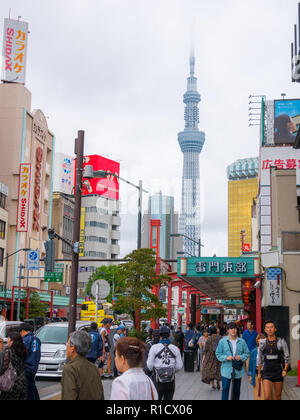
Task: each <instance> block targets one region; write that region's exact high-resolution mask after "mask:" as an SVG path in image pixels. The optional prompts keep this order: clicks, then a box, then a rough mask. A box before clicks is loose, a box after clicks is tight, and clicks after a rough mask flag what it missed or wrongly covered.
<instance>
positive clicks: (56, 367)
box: [36, 321, 91, 378]
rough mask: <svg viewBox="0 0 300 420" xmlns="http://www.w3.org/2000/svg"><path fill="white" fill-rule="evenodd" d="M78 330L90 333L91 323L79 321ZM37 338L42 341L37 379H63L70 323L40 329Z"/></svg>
mask: <svg viewBox="0 0 300 420" xmlns="http://www.w3.org/2000/svg"><path fill="white" fill-rule="evenodd" d="M76 330H83V331H87V332H89V331H90V330H91V322H86V321H77V322H76ZM36 336H37V337H38V338H39V339H40V341H41V345H42V347H41V360H40V364H39V368H38V371H37V374H36V376H37V377H52V378H61V377H62V372H63V369H64V366H65V364H66V343H67V341H68V323H67V322H55V323H53V324H47V325H45V326H44V327H42V328H40V329H39V330H38V331H37V333H36Z"/></svg>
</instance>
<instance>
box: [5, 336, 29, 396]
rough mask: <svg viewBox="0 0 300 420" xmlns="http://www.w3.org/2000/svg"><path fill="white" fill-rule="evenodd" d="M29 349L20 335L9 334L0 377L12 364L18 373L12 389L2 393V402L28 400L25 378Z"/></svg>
mask: <svg viewBox="0 0 300 420" xmlns="http://www.w3.org/2000/svg"><path fill="white" fill-rule="evenodd" d="M26 357H27V349H26V347H25V345H24V343H23V339H22V337H21V335H20V333H18V332H15V331H12V332H10V333H8V338H7V348H6V349H5V350H4V356H3V363H2V367H1V370H0V377H1V376H2V375H3V374H4V373H5V372H6V370H7V369H8V368H9V364H10V363H11V364H12V366H13V368H14V369H15V371H16V373H17V377H16V380H15V383H14V385H13V387H12V389H11V390H10V391H9V392H1V394H0V400H2V401H3V400H23V401H24V400H26V399H27V383H26V376H25V360H26Z"/></svg>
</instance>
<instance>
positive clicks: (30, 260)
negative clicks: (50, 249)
mask: <svg viewBox="0 0 300 420" xmlns="http://www.w3.org/2000/svg"><path fill="white" fill-rule="evenodd" d="M26 268H27V270H39V269H40V251H39V250H37V251H28V252H27V265H26Z"/></svg>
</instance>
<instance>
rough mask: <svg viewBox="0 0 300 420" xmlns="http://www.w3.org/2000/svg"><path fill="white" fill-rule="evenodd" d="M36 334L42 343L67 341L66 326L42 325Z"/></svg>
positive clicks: (63, 342) (64, 342)
mask: <svg viewBox="0 0 300 420" xmlns="http://www.w3.org/2000/svg"><path fill="white" fill-rule="evenodd" d="M36 336H37V337H38V338H39V339H40V340H41V343H42V344H66V342H67V341H68V327H67V326H66V327H58V328H53V327H52V328H51V327H47V326H45V327H43V328H41V329H40V330H39V331H38V332H37V334H36Z"/></svg>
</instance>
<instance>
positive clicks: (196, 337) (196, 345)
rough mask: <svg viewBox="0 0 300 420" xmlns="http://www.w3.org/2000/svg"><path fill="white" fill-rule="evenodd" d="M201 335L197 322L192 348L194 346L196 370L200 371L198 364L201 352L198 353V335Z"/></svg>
mask: <svg viewBox="0 0 300 420" xmlns="http://www.w3.org/2000/svg"><path fill="white" fill-rule="evenodd" d="M201 336H202V333H201V331H200V325H199V324H198V325H197V326H196V331H195V334H194V338H193V340H194V341H193V344H194V348H195V356H196V364H197V372H199V371H200V364H201V353H200V347H199V344H198V342H199V340H200V337H201Z"/></svg>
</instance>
